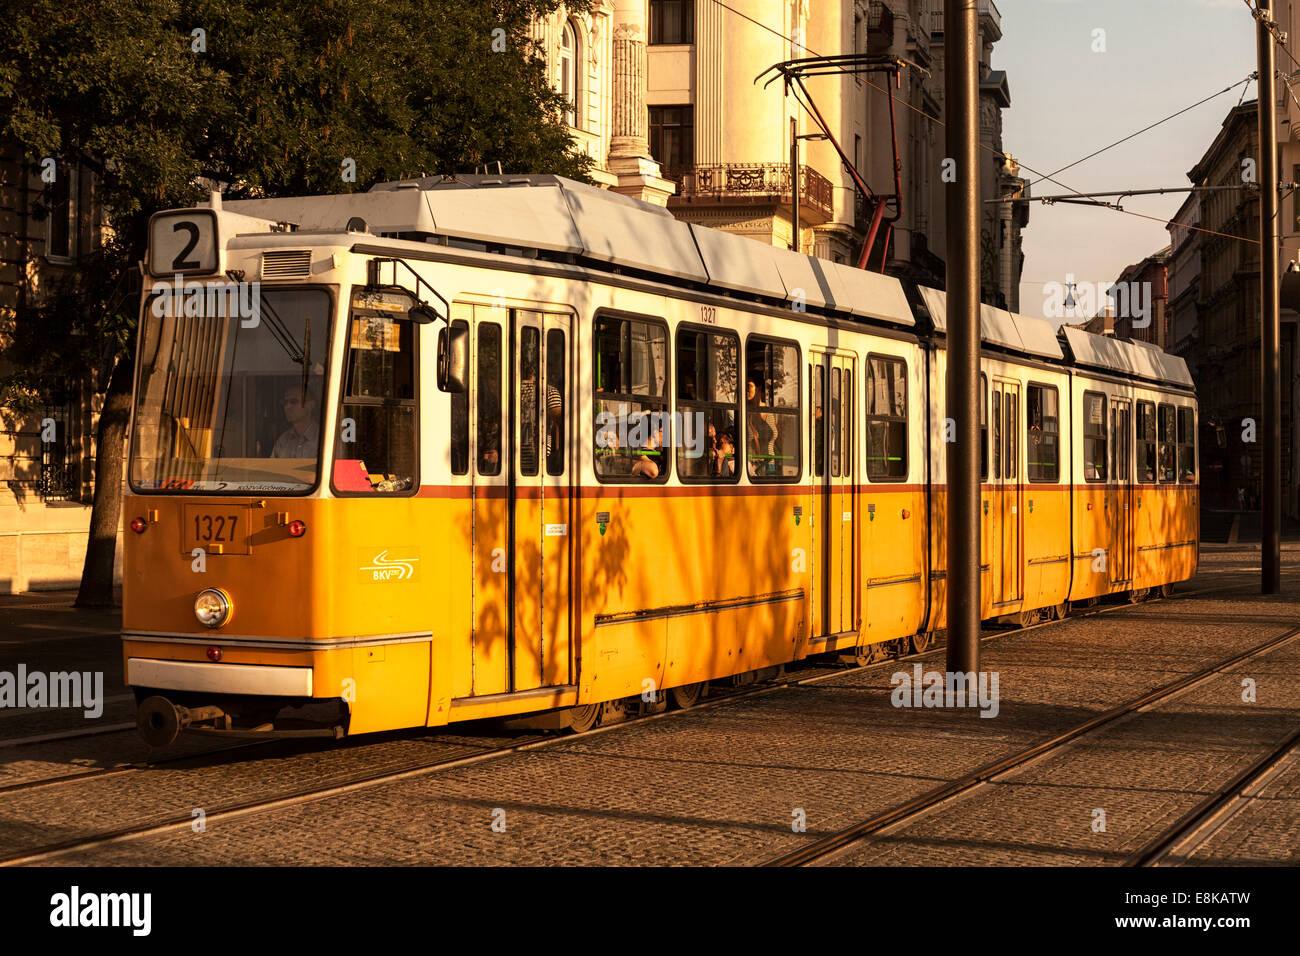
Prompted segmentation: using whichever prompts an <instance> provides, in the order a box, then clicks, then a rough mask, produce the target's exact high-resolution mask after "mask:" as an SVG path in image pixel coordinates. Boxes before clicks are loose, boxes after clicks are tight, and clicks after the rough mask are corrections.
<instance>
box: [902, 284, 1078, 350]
mask: <svg viewBox="0 0 1300 956" xmlns="http://www.w3.org/2000/svg"><path fill="white" fill-rule="evenodd" d="M917 290H918V291H919V292H920V293H921V300H922V301H923V302H924V303H925V307H926V309H927V310H928V311H929V313H930V318H931V320H932V321H933V322H934V327H935V328H936V329H938V330H939V331H940V332H947V329H948V297H947V295H946V294H945V293H943V292H940V291H939V290H938V289H931V288H928V287H927V286H917ZM980 338H981V339H982V340H983V341H985V342H988V343H989V344H991V345H996V346H998V347H1000V348H1004V349H1008V350H1010V351H1012V352H1019V353H1021V354H1022V355H1034V356H1038V357H1041V358H1052V359H1064V358H1065V353H1064V352H1062V351H1061V343H1060V342H1059V341H1057V338H1056V330H1055V329H1053V328H1052V325H1051V323H1050V322H1047V321H1046V320H1044V319H1035V318H1033V317H1032V316H1028V315H1018V314H1016V313H1014V312H1008V311H1007V310H1006V309H998V308H995V307H994V306H991V305H981V306H980Z"/></svg>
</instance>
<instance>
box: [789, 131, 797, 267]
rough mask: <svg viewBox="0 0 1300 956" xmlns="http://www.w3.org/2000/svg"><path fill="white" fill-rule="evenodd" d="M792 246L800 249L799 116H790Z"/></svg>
mask: <svg viewBox="0 0 1300 956" xmlns="http://www.w3.org/2000/svg"><path fill="white" fill-rule="evenodd" d="M790 248H791V249H793V250H794V251H795V252H798V251H799V117H797V116H791V117H790Z"/></svg>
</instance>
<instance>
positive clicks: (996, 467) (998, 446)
mask: <svg viewBox="0 0 1300 956" xmlns="http://www.w3.org/2000/svg"><path fill="white" fill-rule="evenodd" d="M993 477H994V478H1001V477H1002V393H1001V392H1000V391H998V390H997V389H994V390H993Z"/></svg>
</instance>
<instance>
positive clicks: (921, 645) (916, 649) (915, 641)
mask: <svg viewBox="0 0 1300 956" xmlns="http://www.w3.org/2000/svg"><path fill="white" fill-rule="evenodd" d="M932 643H934V631H918V632H917V633H915V634H913V635H912V638H911V645H912V653H913V654H922V653H924V652H925V651H926V650H928V649H929V647H930V645H931V644H932Z"/></svg>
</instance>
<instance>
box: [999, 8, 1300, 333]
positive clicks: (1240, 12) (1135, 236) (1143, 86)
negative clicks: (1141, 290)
mask: <svg viewBox="0 0 1300 956" xmlns="http://www.w3.org/2000/svg"><path fill="white" fill-rule="evenodd" d="M994 2H995V3H996V5H997V8H998V10H999V11H1000V12H1001V14H1002V39H1001V40H1000V41H998V42H997V43H996V44H995V45H994V47H993V58H992V68H993V69H995V70H1005V71H1006V72H1007V82H1008V83H1009V85H1010V89H1011V108H1010V109H1008V110H1006V111H1004V112H1003V114H1002V123H1003V126H1002V148H1003V150H1004V151H1005V152H1008V153H1010V154H1011V155H1012V156H1014V157H1015V158H1016V159H1017V160H1019V161H1020V163H1021V172H1020V175H1021V176H1024V177H1028V178H1029V180H1030V182H1031V183H1034V185H1033V188H1032V193H1033V195H1039V196H1043V195H1061V194H1068V193H1069V192H1070V190H1079V191H1082V192H1087V191H1090V190H1092V191H1108V192H1109V191H1114V190H1119V189H1156V188H1161V187H1170V186H1188V185H1190V182H1189V181H1188V179H1187V172H1188V170H1190V169H1191V168H1192V166H1194V165H1195V164H1196V162H1197V161H1198V160H1199V159H1200V158H1201V156H1202V155H1203V154H1204V152H1205V150H1206V149H1207V148H1208V147H1209V145H1210V144H1211V142H1213V140H1214V137H1215V136H1216V135H1217V133H1218V131H1219V129H1220V127H1221V126H1222V124H1223V120H1224V118H1225V117H1226V116H1227V114H1228V111H1229V110H1231V109H1232V108H1233V107H1234V106H1236V105H1237V103H1238V101H1239V100H1240V98H1241V95H1242V89H1243V87H1241V86H1237V87H1235V88H1234V89H1233V90H1231V91H1230V92H1228V93H1223V94H1222V95H1220V96H1217V97H1215V98H1214V99H1212V100H1210V101H1209V102H1207V103H1204V104H1202V105H1201V106H1198V107H1196V108H1195V109H1194V110H1191V111H1189V112H1187V113H1184V114H1183V115H1182V116H1180V117H1178V118H1176V119H1173V120H1170V121H1169V122H1167V123H1164V124H1162V125H1161V126H1158V127H1156V128H1155V129H1153V130H1151V131H1150V132H1147V133H1143V134H1142V135H1141V136H1138V137H1136V138H1135V139H1132V140H1130V141H1129V142H1127V143H1125V144H1123V145H1122V146H1117V147H1115V148H1114V149H1111V150H1108V151H1107V152H1105V153H1102V154H1101V155H1100V156H1097V157H1095V158H1093V159H1090V160H1088V161H1087V162H1085V163H1082V164H1080V165H1078V166H1076V167H1074V168H1073V169H1070V170H1069V171H1067V172H1063V173H1061V174H1059V175H1057V176H1054V177H1053V178H1054V179H1057V180H1059V181H1060V183H1062V184H1064V187H1066V188H1063V187H1062V186H1060V185H1057V184H1054V183H1052V182H1047V181H1044V182H1035V180H1037V179H1039V178H1040V177H1039V176H1036V175H1034V174H1033V173H1032V172H1030V171H1029V170H1028V169H1026V168H1025V167H1026V166H1029V167H1032V168H1033V169H1035V170H1038V171H1039V173H1040V174H1042V173H1052V172H1053V171H1054V170H1056V169H1059V168H1060V167H1062V166H1065V165H1067V164H1069V163H1072V162H1074V161H1075V160H1077V159H1080V158H1082V157H1084V156H1086V155H1088V154H1089V153H1091V152H1092V151H1093V150H1095V149H1098V148H1100V147H1102V146H1106V145H1109V144H1110V143H1112V142H1114V141H1115V140H1118V139H1120V138H1122V137H1124V136H1127V135H1128V134H1130V133H1133V132H1136V131H1137V130H1139V129H1141V128H1143V127H1144V126H1147V125H1149V124H1151V123H1154V122H1156V121H1157V120H1160V119H1162V118H1164V117H1166V116H1168V115H1170V114H1171V113H1175V112H1177V111H1178V110H1181V109H1183V108H1185V107H1188V106H1191V105H1192V104H1193V103H1195V102H1197V101H1198V100H1201V99H1204V98H1205V97H1207V96H1209V95H1211V94H1213V93H1218V92H1219V91H1220V90H1222V89H1224V88H1225V87H1227V86H1229V85H1231V84H1234V83H1237V82H1238V81H1240V80H1243V79H1245V78H1246V77H1247V76H1249V75H1250V74H1251V73H1253V72H1254V70H1255V56H1256V53H1255V21H1254V19H1253V18H1252V17H1251V15H1250V11H1249V10H1248V9H1247V7H1246V4H1245V3H1244V2H1243V0H994ZM1095 30H1104V31H1105V34H1104V41H1105V51H1104V52H1093V49H1092V48H1093V45H1094V31H1095ZM1288 45H1289V44H1288ZM1246 90H1247V92H1246V98H1247V99H1254V97H1255V92H1256V86H1255V83H1253V82H1252V83H1250V84H1249V85H1248V86H1247V87H1246ZM1186 198H1187V194H1186V193H1175V194H1172V195H1165V196H1147V197H1141V196H1139V197H1134V198H1131V199H1125V200H1124V201H1123V203H1122V205H1123V207H1124V208H1125V209H1128V210H1132V211H1134V212H1139V213H1143V214H1145V215H1149V216H1155V217H1157V218H1159V219H1162V220H1167V219H1169V218H1170V217H1171V216H1173V215H1174V213H1176V212H1177V211H1178V207H1179V206H1181V205H1182V203H1183V201H1184V200H1185V199H1186ZM1023 243H1024V253H1025V266H1024V272H1023V274H1022V278H1021V285H1020V311H1021V312H1022V313H1024V314H1025V315H1033V316H1037V317H1040V318H1042V317H1043V307H1044V302H1045V300H1046V293H1045V292H1044V289H1043V286H1044V285H1045V284H1046V283H1049V282H1060V283H1062V284H1064V282H1065V281H1066V276H1067V274H1072V275H1073V276H1074V281H1075V282H1084V281H1086V282H1094V283H1096V282H1109V281H1113V280H1114V279H1115V278H1117V277H1118V276H1119V274H1120V272H1121V271H1122V270H1123V269H1124V267H1125V266H1127V265H1129V264H1131V263H1135V262H1138V261H1139V260H1141V259H1143V258H1145V257H1146V256H1148V255H1150V254H1151V253H1153V252H1156V251H1157V250H1159V249H1162V248H1164V247H1165V246H1167V245H1168V244H1169V232H1168V230H1167V229H1166V228H1165V226H1164V225H1163V224H1162V223H1159V222H1152V221H1151V220H1149V219H1141V218H1138V217H1137V216H1130V215H1125V214H1123V213H1118V212H1113V211H1111V210H1104V209H1096V208H1092V207H1087V206H1079V205H1071V204H1060V203H1058V204H1055V205H1050V206H1046V205H1042V204H1039V203H1034V204H1032V205H1031V206H1030V208H1029V225H1028V226H1027V227H1026V228H1025V230H1024V233H1023ZM1061 321H1062V320H1061V319H1056V320H1055V321H1054V324H1058V325H1059V324H1060V322H1061Z"/></svg>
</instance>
